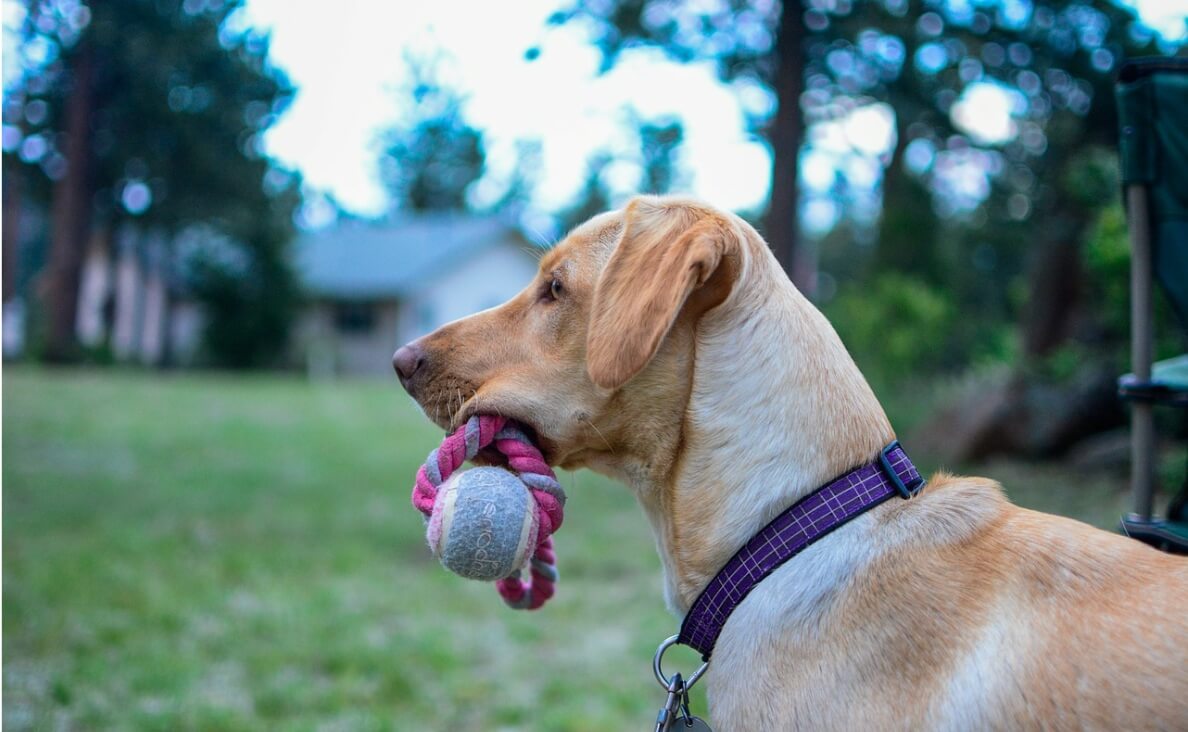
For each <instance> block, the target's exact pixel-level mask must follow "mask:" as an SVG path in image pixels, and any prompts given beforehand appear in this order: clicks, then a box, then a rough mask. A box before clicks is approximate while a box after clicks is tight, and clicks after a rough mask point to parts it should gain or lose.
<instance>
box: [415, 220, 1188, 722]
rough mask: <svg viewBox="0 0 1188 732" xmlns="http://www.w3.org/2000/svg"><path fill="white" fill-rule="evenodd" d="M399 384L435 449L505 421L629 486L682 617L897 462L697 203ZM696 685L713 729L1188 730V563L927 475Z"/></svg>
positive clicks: (418, 363)
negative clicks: (770, 526)
mask: <svg viewBox="0 0 1188 732" xmlns="http://www.w3.org/2000/svg"><path fill="white" fill-rule="evenodd" d="M393 360H394V364H395V366H396V368H397V371H398V372H399V373H400V377H401V381H402V382H403V383H404V384H405V387H406V388H407V389H408V391H409V393H411V394H412V395H413V396H414V397H415V398H416V400H417V401H418V402H419V403H420V404H421V406H422V407H423V409H424V410H425V412H426V414H428V415H429V416H430V417H431V418H433V420H434V421H435V422H436V423H437V424H438V425H439V426H441V427H443V428H447V429H448V428H451V427H453V426H455V425H457V424H459V423H460V422H461V421H463V420H464V419H466V418H467V417H468V416H470V415H471V414H474V413H480V412H481V413H498V414H502V415H505V416H508V417H512V418H514V419H517V420H519V421H521V422H523V423H525V424H526V425H529V426H530V428H531V429H532V430H533V431H535V433H536V438H537V440H538V444H539V445H541V447H542V448H543V451H544V453H545V456H546V458H547V459H548V460H549V461H550V462H551V463H553V464H556V465H561V466H563V467H566V468H579V467H589V468H592V469H594V470H597V471H599V472H602V473H605V474H607V475H610V476H612V477H614V478H617V479H619V480H621V481H622V482H624V483H626V484H627V485H628V486H630V487H631V489H632V490H633V491H635V493H636V495H637V496H638V498H639V500H640V503H641V504H642V505H643V506H644V508H645V509H646V511H647V514H648V518H649V520H650V521H651V524H652V527H653V529H654V531H655V534H656V537H657V540H658V546H659V549H660V553H661V556H662V559H663V564H664V570H665V582H666V588H667V591H666V595H667V600H668V603H669V605H670V607H671V608H672V609H673V611H674V612H676V613H677V614H684V613H685V612H686V611H687V610H688V609H689V606H690V604H691V603H692V602H693V600H694V599H695V598H696V597H697V595H698V593H699V592H700V591H701V589H702V588H703V587H704V586H705V584H706V583H707V582H708V581H709V579H710V578H711V577H713V575H714V574H715V573H716V572H717V571H718V569H719V568H720V567H721V566H722V565H723V564H724V563H725V562H726V560H727V559H729V557H730V556H731V555H732V554H733V553H734V552H735V551H736V550H737V549H738V548H739V547H740V546H741V545H742V544H743V543H744V542H745V541H746V540H747V539H748V538H750V537H751V536H752V535H753V534H754V533H755V532H757V531H758V530H759V529H760V528H761V527H762V526H764V524H766V523H767V522H768V521H769V520H770V519H771V518H773V517H774V516H775V515H777V514H778V513H780V512H781V511H783V510H784V509H785V508H787V507H788V506H790V505H792V504H793V503H794V502H795V501H796V500H797V499H799V498H800V497H802V496H804V495H806V494H808V493H810V492H812V491H813V490H815V489H816V488H817V487H819V486H820V485H822V484H824V483H825V482H827V481H828V480H830V479H832V478H834V477H835V476H837V475H840V474H842V473H844V472H846V471H847V470H849V469H851V468H853V467H855V466H858V465H860V464H863V463H868V462H871V461H872V460H874V459H875V458H876V456H877V455H878V453H879V450H880V449H881V448H882V447H883V446H885V445H886V444H887V443H889V442H890V441H891V440H892V439H893V438H894V433H893V431H892V429H891V425H890V424H889V423H888V421H887V417H886V415H885V414H884V413H883V410H882V408H881V407H880V406H879V403H878V401H877V400H876V399H875V397H874V394H873V393H872V392H871V390H870V388H869V387H868V386H867V384H866V382H865V380H864V379H863V377H862V375H861V374H860V373H859V371H858V369H857V367H856V366H855V365H854V362H853V361H852V360H851V358H850V356H849V354H848V353H847V352H846V350H845V348H844V347H843V346H842V344H841V342H840V341H839V340H838V337H837V335H836V334H835V333H834V331H833V329H832V328H831V327H830V325H829V324H828V322H826V320H825V319H824V317H822V315H821V314H820V313H819V312H818V311H817V310H816V309H815V308H814V307H813V306H812V305H810V304H809V303H808V301H806V300H805V299H804V298H803V297H802V296H801V295H800V293H799V292H798V291H797V290H796V289H795V288H794V287H793V286H792V284H791V283H790V282H789V281H788V279H787V278H786V277H785V276H784V274H783V272H782V271H781V269H780V267H779V266H778V265H777V263H776V261H775V259H774V258H773V257H772V255H771V253H770V252H769V251H768V248H767V246H766V245H765V243H764V242H763V240H762V239H761V238H760V237H759V235H758V234H757V233H756V232H755V231H754V230H753V229H752V228H751V227H750V226H748V225H747V224H746V223H745V222H743V221H742V220H740V219H739V218H737V217H735V216H733V215H730V214H727V213H723V212H720V211H717V210H715V209H713V208H710V207H708V206H705V205H703V204H700V203H697V202H694V201H688V200H680V199H671V198H660V199H658V198H637V199H635V200H634V201H632V202H631V203H630V205H628V206H627V207H626V209H625V210H623V211H617V212H612V213H607V214H603V215H601V216H598V217H595V218H594V219H592V220H590V221H589V222H587V223H586V224H584V225H582V226H581V227H579V228H578V229H577V230H576V231H574V232H573V233H571V234H570V235H569V236H568V237H567V238H566V239H565V241H563V242H562V243H561V244H559V245H558V246H557V247H556V248H554V249H553V250H552V251H550V252H549V253H548V254H546V255H545V257H544V258H543V260H542V261H541V265H540V274H539V275H538V277H537V278H536V280H535V281H534V282H533V283H532V284H531V285H530V286H529V287H528V288H527V289H526V290H524V291H523V292H521V293H520V294H519V295H517V296H516V297H515V298H513V299H512V300H510V301H509V302H507V303H506V304H504V305H502V306H500V307H497V308H494V309H491V310H487V311H485V312H482V313H479V314H477V315H474V316H472V317H469V318H465V319H463V320H460V321H457V322H454V323H450V324H449V325H446V326H444V327H442V328H441V329H439V330H438V331H436V332H434V333H432V334H430V335H428V336H425V337H424V338H422V339H420V340H418V341H416V342H414V343H412V344H409V345H408V346H405V347H403V348H401V349H400V350H399V351H397V353H396V355H395V357H394V359H393ZM909 447H910V446H909ZM706 678H707V683H708V685H709V700H710V717H711V721H712V722H713V723H714V724H715V725H716V726H717V727H718V728H719V729H720V730H726V731H730V730H745V731H752V730H775V729H793V728H797V729H800V728H804V729H840V730H885V729H905V730H919V729H947V730H974V729H1003V730H1016V729H1163V730H1172V729H1188V561H1185V560H1183V559H1180V558H1175V557H1171V556H1167V555H1164V554H1161V553H1159V552H1157V551H1155V550H1154V549H1150V548H1147V547H1146V546H1144V545H1142V544H1139V543H1138V542H1135V541H1132V540H1129V539H1126V538H1123V537H1119V536H1115V535H1112V534H1109V533H1106V532H1104V531H1098V530H1096V529H1093V528H1090V527H1088V526H1085V525H1083V524H1080V523H1077V522H1075V521H1071V520H1068V519H1064V518H1058V517H1055V516H1048V515H1045V514H1040V513H1036V512H1033V511H1027V510H1024V509H1020V508H1017V507H1015V506H1013V505H1011V504H1010V503H1008V502H1007V501H1006V500H1005V499H1004V498H1003V496H1002V494H1001V493H1000V490H999V487H998V486H997V485H996V484H995V483H993V482H992V481H989V480H985V479H980V478H958V477H952V476H948V475H937V476H933V477H932V478H931V480H930V481H929V483H928V486H927V487H926V488H925V490H924V491H923V492H922V493H921V494H920V495H919V496H918V497H916V498H915V499H913V500H911V501H902V500H892V501H889V502H887V503H884V504H882V505H880V506H878V507H876V508H875V509H873V510H871V511H869V512H868V513H866V514H864V515H862V516H860V517H859V518H857V519H856V520H854V521H852V522H850V523H848V524H846V525H845V526H843V527H841V528H840V529H838V530H837V531H835V532H834V533H833V534H831V535H830V536H829V537H827V538H825V539H823V540H822V541H820V542H818V543H816V544H814V545H812V546H810V547H809V548H808V549H807V550H806V551H804V552H803V553H802V554H800V555H799V556H797V557H795V558H793V559H792V560H791V561H789V562H787V563H786V564H784V565H783V566H782V567H780V568H779V569H778V570H776V571H775V572H774V573H773V574H772V575H771V576H770V577H768V578H767V579H766V580H764V581H763V582H762V583H760V584H759V585H758V587H756V588H755V590H754V591H753V592H752V593H751V594H750V595H749V596H748V597H747V599H746V600H745V601H744V602H743V603H742V604H741V605H740V606H739V608H738V609H737V610H736V611H735V613H734V614H733V615H732V616H731V617H730V619H729V621H728V622H727V623H726V625H725V628H724V630H723V632H722V635H721V636H720V638H719V640H718V643H717V646H716V648H715V651H714V657H713V661H712V662H711V664H710V670H709V673H708V675H707V677H706ZM646 721H647V720H642V721H641V723H642V722H646Z"/></svg>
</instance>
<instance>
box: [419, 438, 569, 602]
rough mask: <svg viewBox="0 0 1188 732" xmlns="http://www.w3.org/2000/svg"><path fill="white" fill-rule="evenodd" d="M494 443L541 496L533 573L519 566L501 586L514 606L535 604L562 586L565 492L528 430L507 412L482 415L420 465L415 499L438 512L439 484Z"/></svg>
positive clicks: (429, 511) (424, 508)
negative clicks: (559, 537)
mask: <svg viewBox="0 0 1188 732" xmlns="http://www.w3.org/2000/svg"><path fill="white" fill-rule="evenodd" d="M489 445H493V446H494V447H495V449H496V450H498V451H499V452H500V453H502V454H503V455H504V456H505V457H506V458H507V464H508V467H509V468H510V469H511V470H512V471H514V472H515V473H516V474H517V475H519V477H520V479H521V480H523V481H524V483H525V485H526V486H527V487H528V490H529V492H530V493H531V494H532V498H533V500H535V502H536V519H537V523H538V525H539V528H538V529H537V543H536V550H535V551H534V552H533V555H532V561H531V562H530V566H531V569H530V571H529V579H528V580H527V581H525V580H524V579H523V578H522V577H521V576H520V573H519V572H517V573H516V574H513V575H512V576H510V577H506V578H504V579H501V580H498V581H497V582H496V583H495V588H496V589H497V590H498V591H499V594H500V595H501V596H502V597H503V599H504V601H505V602H506V603H507V604H508V605H510V606H511V607H513V608H517V609H527V610H535V609H537V608H539V607H540V606H541V605H544V604H545V602H547V601H548V599H549V598H550V597H552V596H553V594H554V592H555V591H556V580H557V556H556V554H555V553H554V551H553V537H552V535H553V532H555V531H556V530H557V529H559V528H561V522H562V521H563V520H564V505H565V494H564V492H562V490H561V486H560V485H559V484H558V483H557V476H556V474H554V473H553V469H552V468H550V467H549V464H548V463H547V462H545V459H544V456H543V455H541V454H540V450H538V449H537V448H536V446H535V445H533V444H532V443H531V442H529V440H528V438H527V437H526V436H525V435H524V433H523V432H522V431H521V430H520V429H519V428H517V427H516V426H515V423H512V422H509V421H508V420H507V419H506V418H505V417H495V416H491V415H476V416H474V417H471V418H470V419H469V420H468V421H467V422H466V424H464V425H462V426H460V427H459V428H458V429H456V430H454V432H453V433H452V434H450V435H447V436H446V438H445V439H444V440H442V443H441V446H440V447H438V448H437V449H436V450H434V451H433V452H431V453H429V457H428V458H427V459H426V460H425V464H424V465H422V466H421V467H420V469H419V470H417V479H416V482H415V483H414V485H413V492H412V504H413V506H414V507H415V508H416V509H417V510H418V511H420V512H421V513H422V514H424V515H425V517H426V518H428V517H429V516H431V515H432V513H433V502H434V501H435V500H436V499H437V489H438V488H439V487H440V486H441V485H442V484H443V483H445V481H447V480H449V479H450V476H451V475H453V474H454V471H456V470H457V469H458V468H460V467H461V466H462V464H463V463H465V462H466V461H467V460H470V459H473V458H474V456H475V455H476V454H477V453H478V451H479V450H481V449H483V448H484V447H487V446H489Z"/></svg>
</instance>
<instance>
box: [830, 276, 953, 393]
mask: <svg viewBox="0 0 1188 732" xmlns="http://www.w3.org/2000/svg"><path fill="white" fill-rule="evenodd" d="M825 314H826V315H827V316H828V317H829V319H830V321H831V322H833V324H834V326H835V327H836V328H837V329H838V331H839V333H840V334H841V335H842V337H843V339H844V340H845V342H846V344H847V346H848V347H849V348H850V349H851V350H852V351H853V352H854V354H855V358H856V359H857V360H858V361H859V363H862V364H870V365H871V367H873V368H874V369H875V370H876V371H880V372H882V374H884V375H886V376H888V377H891V378H893V377H894V376H895V375H900V374H903V375H906V374H910V373H914V372H918V371H921V370H927V369H931V368H934V366H932V365H931V364H930V363H929V362H930V361H934V360H938V359H941V360H943V359H944V356H945V352H946V350H947V349H946V346H947V340H948V333H949V331H950V330H951V329H952V328H953V324H954V318H955V316H956V313H955V312H954V309H953V304H952V303H951V302H950V301H949V300H948V299H946V297H945V295H944V293H942V292H940V291H938V290H937V288H935V287H934V286H932V285H929V284H927V283H926V282H924V281H923V280H921V279H918V278H913V277H909V276H907V275H902V274H898V273H890V274H887V275H884V276H882V277H879V278H877V279H875V280H874V281H873V282H872V283H871V286H870V287H865V288H863V287H857V286H852V287H847V288H845V289H844V290H842V291H841V293H839V295H838V296H837V297H836V298H835V299H834V300H833V301H832V302H831V303H830V304H829V305H828V306H827V307H826V309H825ZM869 368H870V367H868V370H869ZM876 376H877V375H876Z"/></svg>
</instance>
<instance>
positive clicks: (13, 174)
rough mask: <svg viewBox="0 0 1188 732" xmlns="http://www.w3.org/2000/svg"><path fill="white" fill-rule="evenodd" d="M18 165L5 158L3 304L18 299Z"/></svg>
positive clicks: (19, 182)
mask: <svg viewBox="0 0 1188 732" xmlns="http://www.w3.org/2000/svg"><path fill="white" fill-rule="evenodd" d="M22 172H23V171H21V170H19V167H18V165H17V163H16V162H15V161H13V160H11V159H10V157H9V156H7V155H5V156H4V196H3V197H4V202H3V210H4V219H3V226H2V228H3V241H4V251H3V257H4V265H3V269H4V273H3V277H4V293H3V299H2V301H3V303H4V304H5V305H7V304H8V302H9V300H12V298H14V297H16V283H17V261H18V258H19V257H20V241H21V239H20V237H21V227H20V221H21V173H22Z"/></svg>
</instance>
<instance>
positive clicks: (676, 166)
mask: <svg viewBox="0 0 1188 732" xmlns="http://www.w3.org/2000/svg"><path fill="white" fill-rule="evenodd" d="M627 119H628V120H629V123H630V124H631V126H632V127H634V128H635V131H636V143H637V144H638V149H637V150H626V151H620V152H617V153H612V152H610V151H607V150H599V151H598V152H596V153H594V154H593V155H591V156H590V158H589V159H588V160H587V161H586V178H585V181H584V182H583V184H582V188H581V190H580V191H579V192H578V195H577V196H576V197H574V200H573V203H571V204H570V205H569V206H567V207H566V208H565V209H563V210H562V211H561V212H559V213H558V214H557V222H558V228H559V229H560V230H561V231H562V232H566V231H569V230H570V229H572V228H573V227H575V226H577V225H578V224H581V223H582V222H584V221H586V220H587V219H589V218H590V217H591V216H596V215H598V214H600V213H603V212H604V211H608V210H610V209H611V208H614V204H615V202H616V196H615V195H614V194H613V193H612V191H611V190H610V186H609V184H608V182H607V180H606V178H607V172H608V169H610V168H611V166H612V165H617V164H627V165H629V166H631V167H633V168H637V169H638V170H639V180H638V182H637V183H636V184H635V186H634V187H633V188H632V189H631V190H632V193H650V194H655V195H661V194H664V193H669V192H671V191H672V190H673V189H674V188H676V187H679V186H680V185H681V183H682V182H683V180H684V171H682V169H681V166H680V162H679V152H680V146H681V142H683V141H684V139H685V128H684V125H683V124H682V123H681V121H680V120H678V119H673V118H670V117H660V118H656V119H651V118H645V117H641V116H640V115H639V114H638V113H637V112H636V111H635V110H631V111H630V112H629V114H628V115H627ZM620 198H621V197H620Z"/></svg>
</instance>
